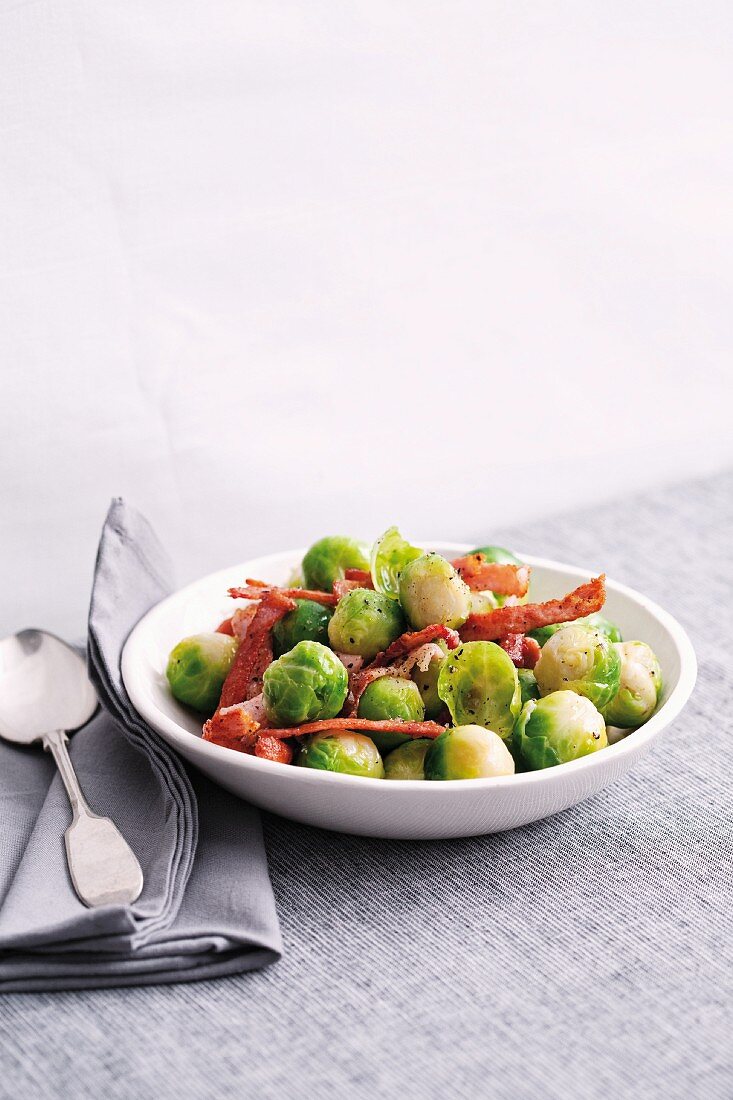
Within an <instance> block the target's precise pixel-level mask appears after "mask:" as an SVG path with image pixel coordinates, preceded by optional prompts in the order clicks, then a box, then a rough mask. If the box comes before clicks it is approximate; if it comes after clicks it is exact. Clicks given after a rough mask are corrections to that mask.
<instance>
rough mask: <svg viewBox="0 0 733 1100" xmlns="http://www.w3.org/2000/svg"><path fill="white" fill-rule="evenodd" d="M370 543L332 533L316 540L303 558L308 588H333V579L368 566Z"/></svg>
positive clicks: (305, 581) (338, 578)
mask: <svg viewBox="0 0 733 1100" xmlns="http://www.w3.org/2000/svg"><path fill="white" fill-rule="evenodd" d="M366 555H367V547H366V546H365V545H364V543H361V542H357V541H356V539H347V538H344V537H343V536H342V535H329V536H327V537H326V538H325V539H319V540H318V542H314V543H313V545H312V546H311V548H310V550H309V551H308V552H307V554H306V555H305V557H304V558H303V581H304V583H305V587H306V588H311V589H312V588H316V589H319V590H320V591H321V592H330V591H331V589H332V588H333V582H334V581H338V580H341V579H342V578H343V576H344V572H345V570H347V569H368V568H369V561H368V560H367V556H366Z"/></svg>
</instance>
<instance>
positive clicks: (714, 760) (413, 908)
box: [0, 475, 733, 1100]
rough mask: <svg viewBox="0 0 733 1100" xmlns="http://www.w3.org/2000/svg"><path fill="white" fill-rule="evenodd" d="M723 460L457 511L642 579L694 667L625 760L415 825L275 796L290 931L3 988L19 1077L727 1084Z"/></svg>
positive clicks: (272, 1087)
mask: <svg viewBox="0 0 733 1100" xmlns="http://www.w3.org/2000/svg"><path fill="white" fill-rule="evenodd" d="M732 501H733V476H731V475H723V476H720V477H717V478H714V479H712V480H708V481H705V482H698V483H694V484H688V485H684V486H681V487H676V488H671V489H667V490H664V491H658V492H655V493H653V494H651V495H647V496H640V497H638V498H635V499H633V500H630V501H626V502H624V503H619V504H614V505H609V506H605V507H603V508H599V509H596V510H592V511H585V512H582V513H578V514H575V515H571V516H562V517H559V518H556V519H553V520H547V521H543V522H541V523H538V524H533V525H527V526H526V527H523V528H521V529H515V530H512V531H497V530H494V529H492V525H491V522H490V517H488V518H487V522H486V524H485V527H484V529H483V530H478V529H477V530H474V531H468V532H454V533H453V534H455V537H460V536H461V535H463V534H465V536H466V538H473V539H475V541H477V542H479V541H486V540H487V539H489V538H490V539H492V540H495V541H497V542H504V543H506V544H509V545H513V546H515V547H516V548H518V549H520V550H524V551H526V552H527V553H536V554H541V555H544V556H546V557H555V558H559V559H560V560H565V561H569V562H573V563H577V564H579V565H583V566H585V567H587V568H593V569H599V568H605V569H606V570H607V572H608V573H609V575H610V576H612V577H614V578H615V579H618V580H620V581H623V582H626V583H628V584H631V585H633V586H634V587H637V588H639V589H640V590H642V591H643V592H645V593H648V594H649V595H650V596H651V597H652V598H653V599H655V600H657V601H658V602H660V603H661V604H663V605H664V606H665V607H667V608H668V609H669V610H670V611H671V612H672V613H673V614H675V615H676V616H678V617H679V619H680V620H681V621H682V623H683V624H684V625H685V626H686V627H687V628H688V630H689V631H690V634H691V636H692V639H693V642H694V644H695V647H696V650H697V654H698V658H699V662H700V673H699V682H698V686H697V689H696V691H695V693H694V695H693V697H692V699H691V701H690V703H689V705H688V706H687V708H686V710H685V711H684V713H683V714H682V716H681V717H680V718H679V719H678V721H677V722H676V723H675V724H674V726H673V727H672V728H671V729H670V730H669V731H668V732H667V733H666V735H665V736H664V738H663V739H662V740H661V742H659V743H658V744H657V745H656V746H655V748H654V749H653V750H652V752H651V753H650V754H649V755H648V756H647V757H646V758H645V759H644V760H643V761H642V762H641V763H640V764H639V766H638V768H637V770H635V771H634V772H633V773H632V774H630V775H629V776H627V777H626V778H625V779H623V780H622V781H620V782H619V783H617V784H616V785H615V786H612V787H611V788H609V789H607V790H605V791H603V792H602V793H601V794H599V795H597V796H596V797H595V798H593V799H591V800H589V801H588V802H586V803H584V804H582V805H580V806H577V807H576V808H574V809H572V810H569V811H567V812H565V813H563V814H561V815H559V816H557V817H555V818H552V819H549V820H545V821H541V822H539V823H536V824H534V825H530V826H527V827H525V828H522V829H518V830H516V831H514V832H511V833H505V834H501V835H497V836H489V837H481V838H477V839H471V840H456V841H448V842H430V843H389V842H386V841H375V840H367V839H361V838H354V837H347V836H339V835H336V834H329V833H326V832H320V831H318V830H315V829H309V828H306V827H303V826H299V825H295V824H291V823H289V822H287V821H283V820H279V819H275V818H266V819H265V826H266V842H267V847H268V852H269V858H270V869H271V874H272V878H273V883H274V887H275V894H276V899H277V904H278V910H279V914H280V919H281V925H282V931H283V938H284V943H285V954H284V957H283V959H282V960H281V961H280V962H279V963H278V964H276V965H275V966H271V967H268V968H267V969H265V970H261V971H258V972H256V973H251V974H246V975H241V976H237V977H232V978H224V979H220V980H218V981H205V982H201V983H194V984H191V985H173V986H166V987H158V988H135V989H112V990H102V991H91V992H84V993H61V994H32V995H22V996H19V995H9V996H5V997H2V998H0V1030H1V1031H2V1041H3V1053H2V1065H3V1071H2V1075H0V1093H2V1094H3V1095H6V1096H8V1097H11V1096H12V1097H13V1098H14V1100H23V1098H25V1097H29V1098H30V1097H34V1098H38V1097H54V1098H55V1097H62V1096H74V1097H75V1098H76V1100H87V1098H88V1100H97V1098H98V1097H99V1096H105V1097H107V1098H112V1097H145V1096H151V1095H155V1096H156V1097H158V1098H167V1097H177V1098H179V1100H180V1098H182V1097H213V1096H216V1097H218V1098H223V1097H243V1096H247V1097H249V1096H251V1097H258V1098H273V1100H274V1098H282V1097H286V1098H300V1097H308V1098H317V1097H324V1098H325V1097H338V1098H344V1097H349V1098H352V1097H356V1098H361V1097H365V1098H366V1097H373V1096H399V1097H401V1098H403V1100H406V1098H412V1097H415V1098H418V1097H419V1098H424V1097H445V1096H459V1097H478V1096H490V1097H496V1098H498V1100H518V1098H524V1097H526V1098H532V1100H534V1098H548V1100H549V1098H553V1100H554V1098H558V1100H560V1098H563V1100H568V1098H575V1097H578V1098H595V1097H598V1098H600V1097H604V1098H608V1097H626V1096H629V1097H634V1098H636V1100H647V1098H657V1097H659V1098H662V1097H664V1098H665V1100H670V1098H680V1100H681V1098H685V1100H690V1098H696V1097H701V1098H702V1097H704V1098H706V1100H707V1098H713V1100H717V1098H721V1100H722V1098H729V1097H730V1096H731V1095H732V1094H733V1071H732V1069H731V1049H732V1048H733V1044H731V1034H733V1021H732V1019H731V1001H732V999H733V998H732V994H733V976H732V974H733V968H732V966H731V963H732V962H733V959H732V958H731V956H732V955H733V936H732V935H731V932H732V924H733V919H732V917H731V912H732V911H733V897H732V896H731V894H732V893H733V891H732V888H731V883H732V882H733V837H732V826H731V821H732V820H733V805H732V802H733V799H731V778H730V776H731V767H730V760H731V745H732V742H731V734H730V730H729V728H728V727H729V711H730V705H731V694H732V692H731V688H732V686H733V675H732V674H731V647H732V643H733V637H732V631H731V600H730V597H731V584H730V577H731V560H730V557H731V554H730V548H731V544H732V543H733V515H732V509H731V504H732Z"/></svg>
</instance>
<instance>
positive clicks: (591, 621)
mask: <svg viewBox="0 0 733 1100" xmlns="http://www.w3.org/2000/svg"><path fill="white" fill-rule="evenodd" d="M567 625H568V624H567V623H552V624H551V625H550V626H538V627H537V629H536V630H530V632H529V637H530V638H534V639H535V641H536V642H539V644H540V645H541V646H543V645H544V644H545V642H546V641H548V640H549V639H550V638H551V637H552V635H553V634H557V632H558V630H563V629H564V628H565V627H566V626H567ZM574 625H575V626H589V627H590V628H591V629H592V630H598V631H600V633H601V634H605V635H606V637H607V638H608V640H609V641H611V642H622V641H623V638H622V637H621V631H620V630H619V628H618V627H617V626H616V624H615V623H612V622H610V621H609V620H608V619H606V618H604V616H603V615H599V614H598V612H596V613H595V614H594V615H586V616H585V617H584V618H582V619H575V620H574Z"/></svg>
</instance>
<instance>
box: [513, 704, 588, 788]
mask: <svg viewBox="0 0 733 1100" xmlns="http://www.w3.org/2000/svg"><path fill="white" fill-rule="evenodd" d="M514 741H515V744H516V745H517V747H518V749H519V752H520V753H521V755H522V758H523V760H524V761H525V763H526V764H527V765H528V767H530V768H532V769H537V768H551V767H553V766H554V765H555V764H566V763H567V762H568V760H577V759H578V758H579V757H581V756H587V755H588V753H590V752H596V751H597V750H598V749H604V748H605V747H606V745H607V743H608V742H607V738H606V725H605V723H604V721H603V716H602V715H601V714H600V713H599V712H598V710H596V708H595V707H594V706H593V704H592V703H591V701H590V699H587V698H586V697H585V696H583V695H578V694H577V693H576V692H574V691H553V692H552V694H551V695H546V696H545V697H544V698H543V699H540V700H539V701H535V700H534V699H530V700H529V702H528V703H525V704H524V706H523V707H522V713H521V714H520V716H519V720H518V721H517V725H516V729H515V731H514Z"/></svg>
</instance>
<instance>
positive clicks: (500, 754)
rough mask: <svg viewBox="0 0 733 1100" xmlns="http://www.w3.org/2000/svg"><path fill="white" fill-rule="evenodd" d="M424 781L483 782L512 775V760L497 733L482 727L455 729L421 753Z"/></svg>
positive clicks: (444, 734)
mask: <svg viewBox="0 0 733 1100" xmlns="http://www.w3.org/2000/svg"><path fill="white" fill-rule="evenodd" d="M424 767H425V778H426V779H487V778H489V777H491V776H496V775H514V759H513V757H512V754H511V753H510V752H509V749H508V748H507V747H506V745H505V744H504V742H503V741H502V739H501V737H499V735H498V733H494V731H493V730H487V729H484V727H483V726H455V727H453V728H452V729H447V730H445V732H444V733H441V734H440V736H439V737H436V739H435V740H434V741H433V742H432V744H431V745H430V748H429V749H428V751H427V752H426V754H425V765H424Z"/></svg>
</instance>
